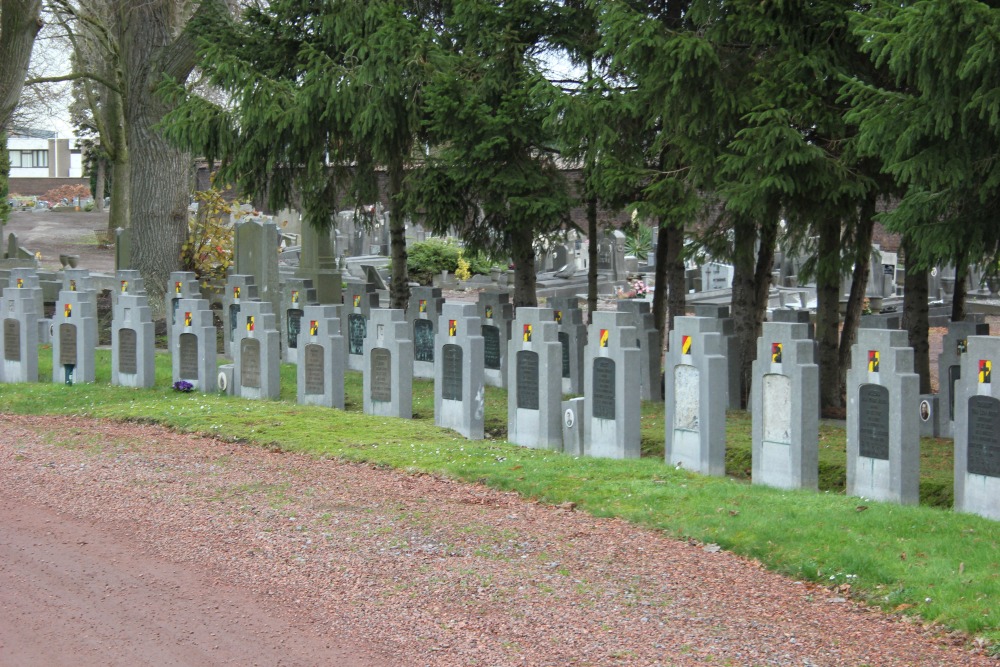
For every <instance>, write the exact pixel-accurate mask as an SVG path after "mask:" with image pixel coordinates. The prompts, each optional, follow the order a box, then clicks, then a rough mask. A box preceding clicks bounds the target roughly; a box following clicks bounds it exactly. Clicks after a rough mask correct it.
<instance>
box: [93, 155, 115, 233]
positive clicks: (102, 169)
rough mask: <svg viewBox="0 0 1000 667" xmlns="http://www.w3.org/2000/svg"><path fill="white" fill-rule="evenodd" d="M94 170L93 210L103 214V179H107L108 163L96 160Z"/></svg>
mask: <svg viewBox="0 0 1000 667" xmlns="http://www.w3.org/2000/svg"><path fill="white" fill-rule="evenodd" d="M94 166H95V168H96V169H97V174H96V175H95V176H94V210H95V211H98V212H100V213H103V212H104V179H105V178H107V172H108V161H107V160H105V159H104V158H102V157H99V158H97V160H96V161H95V165H94ZM108 226H109V227H110V231H114V227H111V226H110V225H108Z"/></svg>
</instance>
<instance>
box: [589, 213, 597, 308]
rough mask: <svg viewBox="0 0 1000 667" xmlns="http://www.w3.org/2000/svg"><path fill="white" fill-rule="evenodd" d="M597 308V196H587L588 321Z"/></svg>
mask: <svg viewBox="0 0 1000 667" xmlns="http://www.w3.org/2000/svg"><path fill="white" fill-rule="evenodd" d="M596 310H597V197H594V196H590V197H588V198H587V321H588V322H592V321H593V320H594V312H595V311H596Z"/></svg>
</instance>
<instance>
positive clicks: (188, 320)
mask: <svg viewBox="0 0 1000 667" xmlns="http://www.w3.org/2000/svg"><path fill="white" fill-rule="evenodd" d="M184 326H186V327H189V326H191V313H190V311H188V312H185V313H184Z"/></svg>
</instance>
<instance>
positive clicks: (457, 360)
mask: <svg viewBox="0 0 1000 667" xmlns="http://www.w3.org/2000/svg"><path fill="white" fill-rule="evenodd" d="M411 300H412V298H411ZM435 345H436V349H435V351H434V356H435V358H436V359H437V360H438V361H437V363H436V364H435V365H434V373H435V375H434V423H435V424H436V425H438V426H442V427H444V428H450V429H453V430H455V431H458V432H459V433H461V434H462V435H464V436H465V437H466V438H468V439H469V440H482V439H483V428H484V417H485V405H486V385H485V380H484V378H483V336H482V325H481V324H480V319H479V316H478V315H477V314H476V306H475V305H474V304H471V303H445V304H444V305H443V307H442V309H441V315H440V317H439V318H438V326H437V336H436V342H435Z"/></svg>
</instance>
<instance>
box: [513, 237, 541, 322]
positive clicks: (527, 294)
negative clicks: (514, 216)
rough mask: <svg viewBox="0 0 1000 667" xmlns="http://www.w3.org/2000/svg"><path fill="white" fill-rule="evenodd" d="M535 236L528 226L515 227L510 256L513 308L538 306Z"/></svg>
mask: <svg viewBox="0 0 1000 667" xmlns="http://www.w3.org/2000/svg"><path fill="white" fill-rule="evenodd" d="M534 239H535V235H534V233H533V232H532V230H531V228H530V227H529V226H528V225H515V226H514V230H513V231H512V232H511V244H510V246H511V247H510V254H511V259H512V260H513V261H514V307H515V308H520V307H521V306H528V307H534V306H537V305H538V295H537V294H536V292H535V248H534V245H533V242H534Z"/></svg>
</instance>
